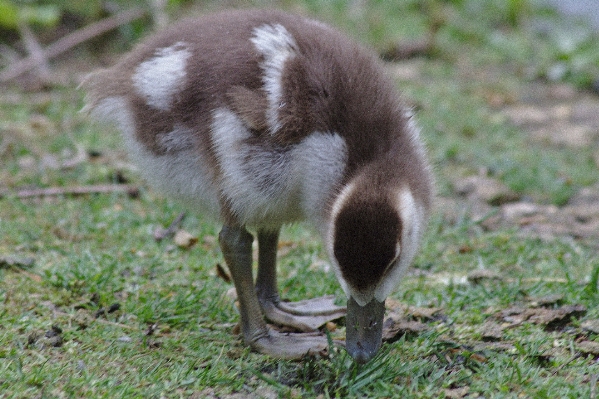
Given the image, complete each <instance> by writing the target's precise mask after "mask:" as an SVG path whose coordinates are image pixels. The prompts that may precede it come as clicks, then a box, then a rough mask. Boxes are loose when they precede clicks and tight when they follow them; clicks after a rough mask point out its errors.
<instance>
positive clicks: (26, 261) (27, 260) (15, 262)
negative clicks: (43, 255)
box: [0, 255, 35, 268]
mask: <svg viewBox="0 0 599 399" xmlns="http://www.w3.org/2000/svg"><path fill="white" fill-rule="evenodd" d="M34 263H35V259H34V258H32V257H26V256H15V255H6V256H0V268H2V267H11V266H15V267H31V266H33V264H34Z"/></svg>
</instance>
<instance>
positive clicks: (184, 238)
mask: <svg viewBox="0 0 599 399" xmlns="http://www.w3.org/2000/svg"><path fill="white" fill-rule="evenodd" d="M173 240H174V241H175V244H176V245H177V246H178V247H179V248H183V249H189V248H191V247H193V246H194V245H195V244H196V243H197V242H198V238H197V237H195V236H193V235H192V234H191V233H188V232H187V231H185V230H179V231H177V233H176V234H175V237H174V238H173Z"/></svg>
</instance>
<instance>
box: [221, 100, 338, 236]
mask: <svg viewBox="0 0 599 399" xmlns="http://www.w3.org/2000/svg"><path fill="white" fill-rule="evenodd" d="M251 137H252V133H251V132H250V131H249V130H248V129H247V128H246V127H245V125H244V123H243V121H242V120H241V119H240V118H239V117H238V116H237V115H236V114H235V113H233V112H232V111H230V110H228V109H225V108H220V109H217V110H216V111H215V112H214V113H213V123H212V141H213V144H214V150H215V153H216V155H217V158H218V161H219V165H220V167H221V171H222V181H221V189H222V192H223V194H224V195H225V197H226V198H227V200H228V202H229V205H230V207H231V210H232V211H233V212H234V214H235V215H236V216H237V217H238V218H239V220H240V222H242V223H245V224H247V225H249V226H260V227H280V226H281V225H282V224H285V223H291V222H295V221H299V220H303V219H310V220H311V221H312V222H313V223H314V224H315V225H316V227H320V225H322V224H323V222H322V218H323V216H324V212H323V208H324V206H325V205H326V202H327V199H328V197H329V196H330V194H331V192H332V190H335V188H336V186H337V184H338V182H339V180H340V179H341V176H342V174H343V171H344V169H345V160H346V158H347V154H346V146H345V142H344V140H343V139H342V138H341V137H340V136H338V135H336V134H325V133H318V132H316V133H313V134H311V135H310V136H308V137H307V138H306V139H304V140H303V141H302V142H300V143H298V144H296V145H293V146H287V147H282V146H276V145H272V144H269V143H265V142H260V143H258V144H256V143H250V141H248V139H249V138H251Z"/></svg>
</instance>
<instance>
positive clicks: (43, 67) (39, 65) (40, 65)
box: [19, 23, 50, 80]
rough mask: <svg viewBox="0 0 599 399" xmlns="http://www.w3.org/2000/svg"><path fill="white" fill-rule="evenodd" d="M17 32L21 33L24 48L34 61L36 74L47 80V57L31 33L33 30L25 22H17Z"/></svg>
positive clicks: (48, 74)
mask: <svg viewBox="0 0 599 399" xmlns="http://www.w3.org/2000/svg"><path fill="white" fill-rule="evenodd" d="M19 34H20V35H21V38H22V39H23V43H24V44H25V48H26V49H27V52H28V53H29V58H31V59H32V60H34V61H35V63H36V69H37V73H38V75H39V76H40V77H41V78H42V79H44V80H48V79H49V77H50V65H49V64H48V59H47V58H46V55H45V54H44V49H43V48H42V46H41V45H40V43H39V42H38V41H37V39H36V38H35V35H34V34H33V32H32V31H31V29H30V28H29V26H28V25H27V24H25V23H20V24H19Z"/></svg>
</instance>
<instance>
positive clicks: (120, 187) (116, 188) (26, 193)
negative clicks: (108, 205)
mask: <svg viewBox="0 0 599 399" xmlns="http://www.w3.org/2000/svg"><path fill="white" fill-rule="evenodd" d="M118 192H125V193H127V194H128V195H130V196H132V197H136V196H138V195H139V188H138V187H137V186H133V185H129V184H99V185H93V186H77V187H49V188H37V189H31V190H18V191H15V192H13V193H11V192H0V199H1V198H3V197H10V196H13V195H14V196H15V197H17V198H21V199H24V198H36V197H50V196H59V195H86V194H106V193H118Z"/></svg>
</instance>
